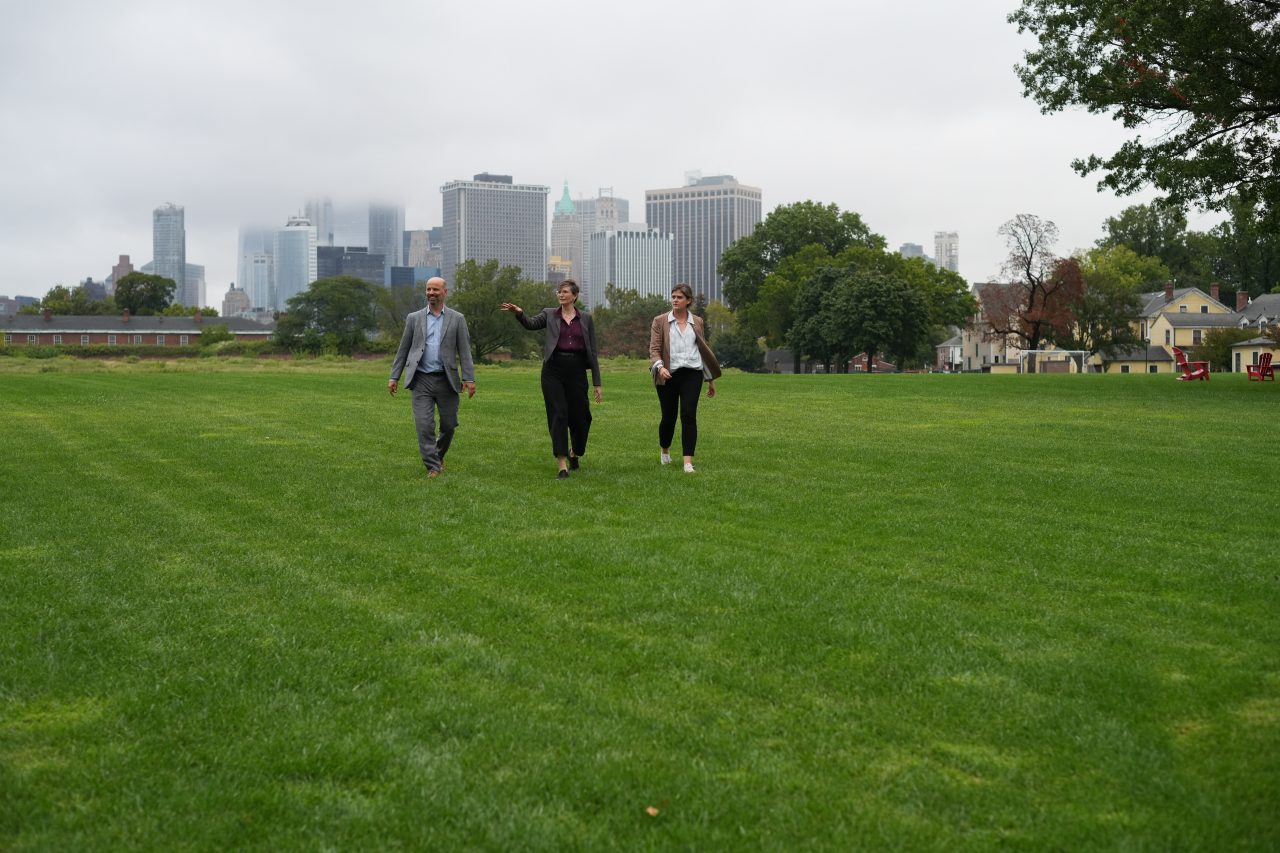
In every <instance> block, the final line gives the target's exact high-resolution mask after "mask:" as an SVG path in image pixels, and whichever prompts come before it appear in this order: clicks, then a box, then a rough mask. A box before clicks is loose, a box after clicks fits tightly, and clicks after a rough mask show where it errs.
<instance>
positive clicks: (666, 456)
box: [658, 453, 671, 465]
mask: <svg viewBox="0 0 1280 853" xmlns="http://www.w3.org/2000/svg"><path fill="white" fill-rule="evenodd" d="M658 461H659V462H661V463H662V464H663V465H670V464H671V454H670V453H661V454H659V456H658Z"/></svg>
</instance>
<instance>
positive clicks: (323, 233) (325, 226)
mask: <svg viewBox="0 0 1280 853" xmlns="http://www.w3.org/2000/svg"><path fill="white" fill-rule="evenodd" d="M305 215H306V217H307V219H310V220H311V224H312V225H314V226H315V227H316V245H317V246H332V245H333V202H332V201H331V200H330V199H329V197H328V196H322V197H317V198H313V199H310V200H309V201H308V202H307V208H306V213H305Z"/></svg>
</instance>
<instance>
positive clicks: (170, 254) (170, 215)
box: [151, 203, 200, 306]
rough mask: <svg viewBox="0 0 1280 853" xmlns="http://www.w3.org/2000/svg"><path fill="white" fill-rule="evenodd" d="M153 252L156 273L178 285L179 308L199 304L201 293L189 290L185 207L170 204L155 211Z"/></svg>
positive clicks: (177, 299) (152, 215)
mask: <svg viewBox="0 0 1280 853" xmlns="http://www.w3.org/2000/svg"><path fill="white" fill-rule="evenodd" d="M151 252H152V254H151V264H152V268H153V269H154V270H155V274H156V275H159V276H164V277H165V278H167V279H171V280H172V281H173V283H174V284H176V285H177V287H175V288H174V290H173V301H174V302H176V303H178V304H179V305H188V306H191V305H199V304H200V294H199V293H191V292H190V291H189V289H188V288H187V227H186V211H185V210H183V208H182V206H181V205H177V204H172V203H169V204H165V205H164V206H163V207H157V208H156V209H155V210H154V211H152V212H151Z"/></svg>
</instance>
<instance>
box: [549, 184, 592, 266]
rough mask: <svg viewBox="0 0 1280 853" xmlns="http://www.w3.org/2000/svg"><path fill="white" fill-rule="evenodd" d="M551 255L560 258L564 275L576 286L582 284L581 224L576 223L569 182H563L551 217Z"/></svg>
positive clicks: (576, 213)
mask: <svg viewBox="0 0 1280 853" xmlns="http://www.w3.org/2000/svg"><path fill="white" fill-rule="evenodd" d="M551 255H552V257H557V258H560V260H561V262H562V264H563V265H564V266H565V267H566V269H565V270H564V273H565V275H567V276H568V277H569V278H573V279H576V280H577V282H578V286H579V287H581V286H582V284H583V279H582V277H583V275H584V271H583V269H582V223H581V222H579V221H578V211H577V208H575V207H574V205H573V199H571V198H569V182H568V181H565V182H564V195H562V196H560V200H559V201H558V202H556V208H555V211H554V212H553V213H552V215H551Z"/></svg>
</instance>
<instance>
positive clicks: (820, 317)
mask: <svg viewBox="0 0 1280 853" xmlns="http://www.w3.org/2000/svg"><path fill="white" fill-rule="evenodd" d="M843 275H844V272H843V271H842V270H840V269H839V268H837V267H825V268H823V269H820V270H818V271H817V272H816V273H814V274H813V275H812V276H810V277H809V278H808V280H806V281H805V282H804V284H802V285H801V286H800V291H799V292H798V293H797V294H796V303H795V319H794V320H793V321H792V323H791V327H790V328H789V329H788V330H787V343H788V344H789V345H790V346H791V349H792V351H793V352H794V353H795V357H796V365H797V369H796V372H797V373H798V372H799V363H800V361H801V359H802V358H804V357H806V356H807V357H809V358H812V359H814V360H816V361H819V362H822V365H823V367H824V368H826V371H827V372H828V373H830V372H831V365H832V363H833V362H834V361H835V359H836V357H837V354H838V350H839V346H838V342H837V341H836V340H835V338H834V335H833V332H834V331H835V330H834V328H833V326H832V325H831V324H830V323H829V322H828V321H827V320H828V318H827V313H826V311H825V308H826V301H827V298H828V295H829V294H830V293H831V291H833V290H834V289H835V288H836V287H837V286H838V285H839V283H840V279H841V277H842V276H843Z"/></svg>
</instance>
